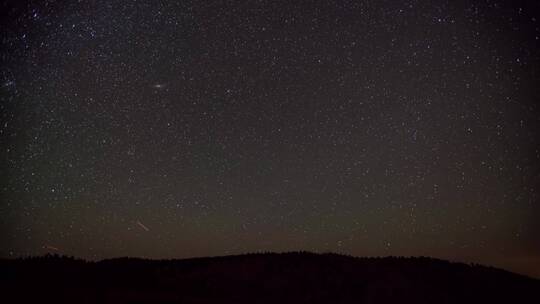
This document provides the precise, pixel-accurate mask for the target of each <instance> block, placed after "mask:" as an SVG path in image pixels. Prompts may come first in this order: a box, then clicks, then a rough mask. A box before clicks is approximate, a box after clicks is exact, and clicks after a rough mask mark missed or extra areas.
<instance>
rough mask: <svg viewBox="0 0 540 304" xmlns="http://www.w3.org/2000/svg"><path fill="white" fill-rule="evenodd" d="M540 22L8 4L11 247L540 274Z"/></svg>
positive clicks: (353, 10) (239, 7) (442, 10)
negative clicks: (436, 265)
mask: <svg viewBox="0 0 540 304" xmlns="http://www.w3.org/2000/svg"><path fill="white" fill-rule="evenodd" d="M538 11H539V5H538V4H537V1H530V2H522V3H521V4H520V5H517V4H511V1H440V0H438V1H393V0H392V1H344V2H341V1H320V2H319V1H316V2H312V3H310V4H306V3H302V4H301V3H300V2H297V1H265V0H262V1H238V2H235V1H121V0H116V1H29V2H25V1H7V2H6V1H4V2H3V3H2V7H1V12H2V17H1V21H0V29H1V30H0V31H1V36H2V41H1V43H2V44H1V51H0V52H1V53H0V60H1V74H0V81H1V86H0V94H1V95H0V97H1V104H0V106H1V108H0V111H1V122H0V145H1V151H2V152H1V154H0V155H1V158H0V166H1V167H0V170H1V172H2V174H1V178H0V187H1V188H0V189H1V197H0V199H1V203H0V216H1V221H0V255H1V256H3V257H16V256H25V255H38V254H44V253H46V252H53V253H60V254H67V255H74V256H78V257H83V258H87V259H102V258H109V257H116V256H138V257H148V258H173V257H176V258H183V257H192V256H209V255H227V254H237V253H244V252H256V251H291V250H309V251H316V252H326V251H332V252H340V253H347V254H351V255H356V256H380V255H383V256H386V255H399V256H409V255H415V256H419V255H424V256H434V257H439V258H445V259H451V260H459V261H467V262H480V263H483V264H488V265H495V266H499V267H503V268H506V269H509V270H513V271H518V272H521V273H528V274H531V275H534V276H540V241H539V238H538V233H540V222H539V221H538V219H539V216H540V207H539V203H540V200H539V190H540V189H539V188H540V187H539V185H540V148H539V147H540V136H539V135H538V130H540V115H539V114H540V111H539V103H538V101H539V100H540V99H539V97H540V94H539V93H540V92H539V84H540V75H539V68H538V67H540V56H539V52H538V49H539V48H538V47H539V36H540V29H539V26H540V25H539V21H538V18H539V16H538ZM52 248H54V249H52ZM51 250H52V251H51Z"/></svg>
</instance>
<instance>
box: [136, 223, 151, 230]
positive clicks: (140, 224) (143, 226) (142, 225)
mask: <svg viewBox="0 0 540 304" xmlns="http://www.w3.org/2000/svg"><path fill="white" fill-rule="evenodd" d="M137 225H139V226H140V227H141V228H142V229H144V230H145V231H150V229H149V228H148V227H146V226H145V225H144V224H143V223H141V222H140V221H137Z"/></svg>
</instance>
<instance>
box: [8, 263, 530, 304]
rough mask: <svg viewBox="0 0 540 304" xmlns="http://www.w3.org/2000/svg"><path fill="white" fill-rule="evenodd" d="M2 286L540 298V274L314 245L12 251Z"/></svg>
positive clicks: (71, 297) (163, 296) (199, 294)
mask: <svg viewBox="0 0 540 304" xmlns="http://www.w3.org/2000/svg"><path fill="white" fill-rule="evenodd" d="M0 286H1V287H0V291H1V296H0V297H1V298H0V300H2V302H3V303H281V304H283V303H415V304H416V303H540V280H536V279H532V278H528V277H525V276H521V275H517V274H514V273H510V272H507V271H504V270H499V269H495V268H491V267H484V266H480V265H467V264H462V263H450V262H447V261H443V260H438V259H432V258H425V257H419V258H399V257H387V258H355V257H350V256H343V255H337V254H313V253H306V252H301V253H282V254H277V253H265V254H246V255H239V256H225V257H211V258H194V259H184V260H145V259H136V258H117V259H110V260H103V261H100V262H86V261H83V260H77V259H74V258H69V257H59V256H50V255H49V256H44V257H33V258H26V259H17V260H6V259H4V260H0ZM6 300H7V301H6Z"/></svg>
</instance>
